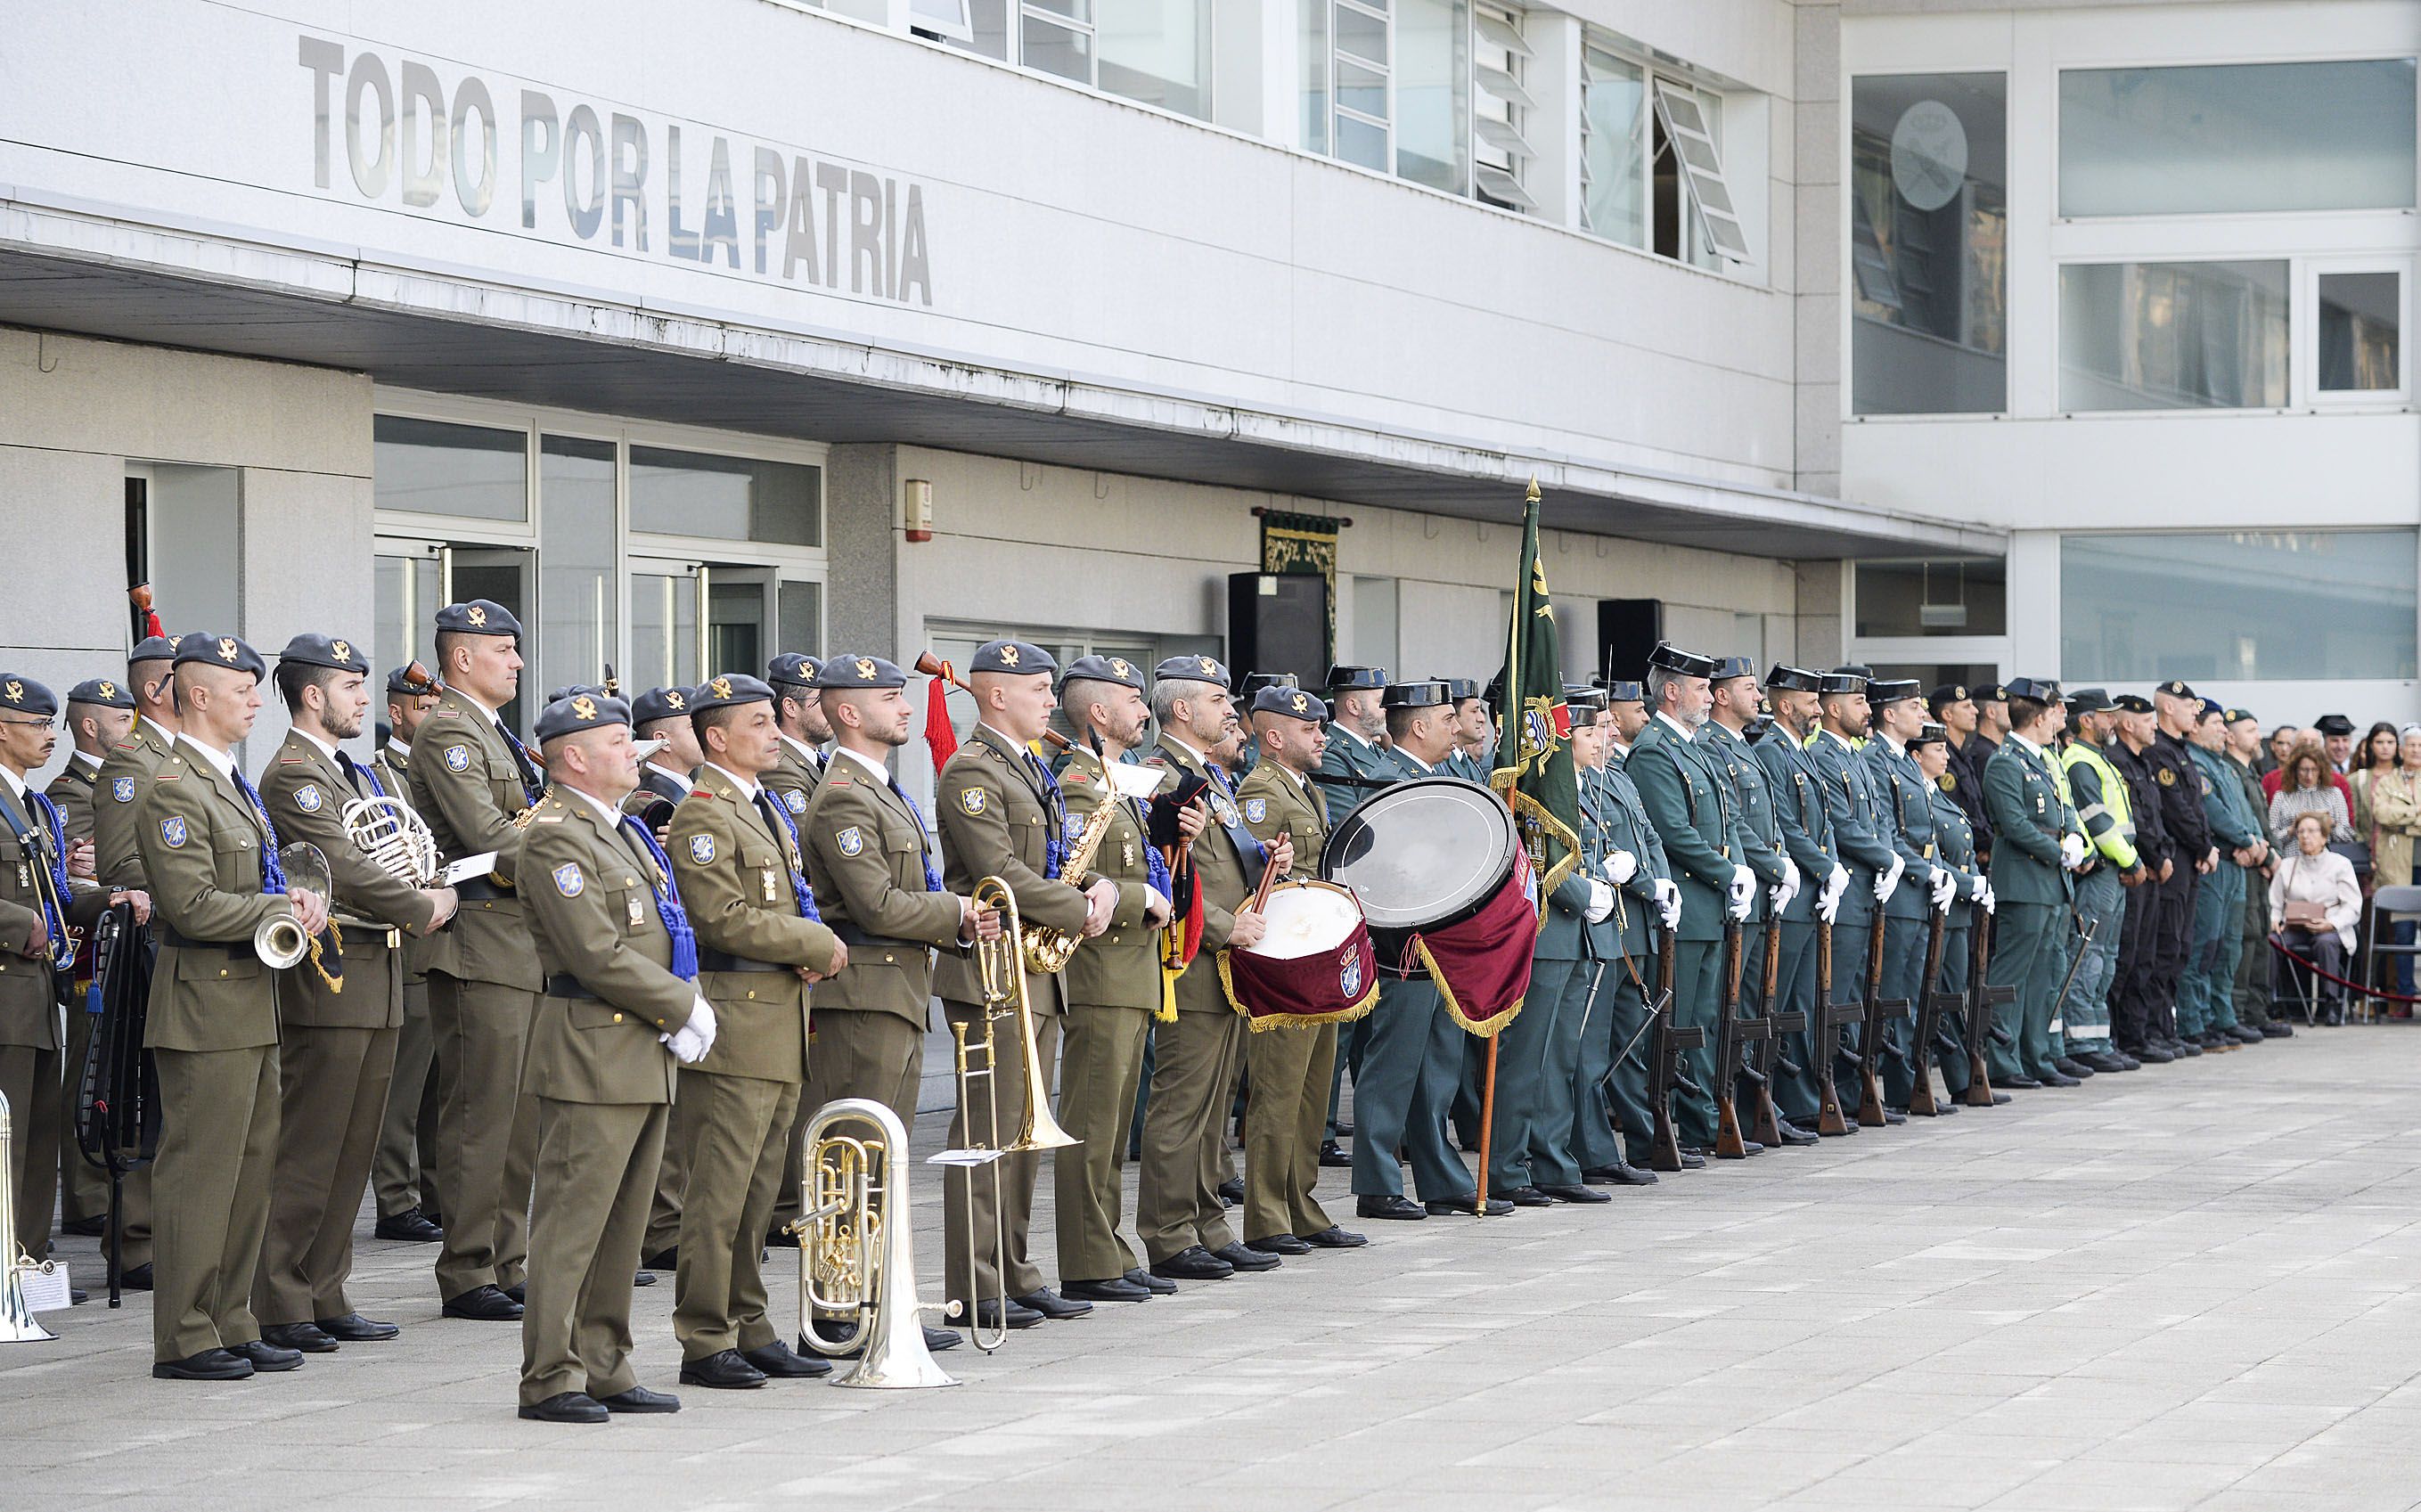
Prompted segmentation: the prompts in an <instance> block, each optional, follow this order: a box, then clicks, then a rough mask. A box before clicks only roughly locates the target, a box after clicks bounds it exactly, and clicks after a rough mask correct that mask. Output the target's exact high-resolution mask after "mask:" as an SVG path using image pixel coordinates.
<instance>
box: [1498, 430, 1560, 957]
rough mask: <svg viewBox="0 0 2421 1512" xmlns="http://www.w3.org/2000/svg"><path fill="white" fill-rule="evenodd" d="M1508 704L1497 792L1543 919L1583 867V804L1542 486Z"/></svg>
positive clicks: (1509, 642) (1520, 596) (1529, 509)
mask: <svg viewBox="0 0 2421 1512" xmlns="http://www.w3.org/2000/svg"><path fill="white" fill-rule="evenodd" d="M1499 687H1500V688H1502V690H1503V693H1502V694H1501V696H1502V698H1503V700H1504V701H1503V702H1502V703H1500V704H1499V705H1498V706H1497V709H1496V727H1497V729H1498V731H1499V732H1500V733H1499V734H1498V737H1497V746H1496V769H1495V772H1494V773H1493V774H1492V777H1491V779H1490V780H1491V783H1492V786H1493V787H1495V788H1496V790H1497V791H1498V792H1500V793H1503V794H1504V795H1506V802H1507V803H1509V804H1511V805H1512V809H1513V817H1514V820H1515V822H1516V823H1517V824H1518V825H1519V826H1520V828H1521V832H1522V844H1523V849H1524V850H1528V851H1529V853H1530V865H1531V866H1532V868H1533V869H1534V870H1535V871H1536V872H1537V873H1538V876H1539V897H1538V903H1539V916H1540V918H1541V919H1542V920H1543V919H1544V918H1545V915H1546V909H1547V895H1548V894H1549V893H1552V892H1554V890H1555V887H1556V884H1558V883H1559V882H1561V881H1563V880H1564V879H1565V878H1566V877H1567V876H1569V875H1570V873H1571V870H1572V868H1573V867H1575V866H1577V865H1580V860H1581V857H1580V848H1581V840H1580V829H1581V798H1580V786H1579V778H1578V776H1577V774H1576V773H1575V772H1574V771H1573V769H1572V745H1571V734H1572V723H1571V711H1570V709H1568V708H1566V707H1565V704H1564V662H1563V656H1562V652H1561V647H1559V646H1558V645H1557V642H1556V638H1555V605H1554V600H1553V599H1551V598H1550V597H1549V596H1548V593H1547V568H1546V564H1545V563H1544V562H1543V561H1542V560H1540V558H1539V484H1538V480H1537V479H1535V478H1534V479H1532V480H1531V483H1530V496H1529V500H1528V502H1527V503H1526V504H1524V505H1523V510H1522V586H1521V588H1520V590H1519V591H1517V592H1516V593H1515V594H1514V596H1513V623H1512V624H1511V625H1510V626H1508V627H1507V631H1506V650H1505V676H1504V678H1503V680H1502V682H1501V683H1500V684H1499Z"/></svg>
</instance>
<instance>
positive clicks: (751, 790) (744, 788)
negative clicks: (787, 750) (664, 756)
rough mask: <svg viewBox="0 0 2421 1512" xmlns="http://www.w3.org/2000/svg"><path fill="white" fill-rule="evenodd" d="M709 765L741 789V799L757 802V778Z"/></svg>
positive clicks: (661, 769)
mask: <svg viewBox="0 0 2421 1512" xmlns="http://www.w3.org/2000/svg"><path fill="white" fill-rule="evenodd" d="M648 765H649V766H651V767H655V768H656V770H657V771H658V772H662V771H664V768H662V767H656V764H655V763H654V762H652V761H650V762H648ZM707 765H708V766H710V767H712V768H713V769H714V770H715V771H717V772H721V773H723V775H724V776H725V777H726V778H727V779H729V781H730V783H731V786H732V787H737V788H739V789H740V796H741V797H742V798H744V799H746V800H748V802H750V803H755V802H757V779H756V778H754V777H743V776H742V775H740V773H738V772H734V771H732V770H731V769H730V768H729V767H726V766H722V765H720V764H718V763H716V762H712V761H710V762H708V763H707Z"/></svg>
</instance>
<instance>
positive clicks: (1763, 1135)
mask: <svg viewBox="0 0 2421 1512" xmlns="http://www.w3.org/2000/svg"><path fill="white" fill-rule="evenodd" d="M1781 978H1782V920H1781V918H1780V917H1779V915H1777V916H1775V917H1773V918H1771V919H1768V920H1767V921H1766V925H1765V973H1764V977H1763V980H1764V984H1765V995H1764V996H1763V997H1761V998H1759V999H1758V1000H1757V1001H1758V1002H1760V1003H1762V1004H1763V1005H1765V1017H1764V1018H1763V1019H1761V1020H1756V1021H1752V1023H1751V1028H1752V1030H1755V1029H1757V1028H1758V1027H1762V1029H1763V1031H1764V1032H1763V1034H1762V1035H1755V1034H1753V1035H1752V1037H1753V1038H1756V1039H1757V1040H1758V1041H1759V1043H1758V1044H1757V1048H1756V1050H1755V1051H1753V1052H1751V1053H1753V1054H1754V1055H1755V1056H1756V1058H1757V1115H1756V1117H1755V1118H1754V1119H1752V1120H1751V1121H1750V1125H1749V1133H1748V1137H1749V1138H1751V1139H1753V1140H1756V1141H1757V1143H1758V1144H1760V1145H1763V1146H1766V1147H1767V1148H1768V1149H1772V1148H1773V1146H1776V1145H1779V1144H1781V1143H1782V1115H1781V1113H1780V1112H1779V1111H1778V1110H1777V1109H1776V1108H1775V1107H1774V1105H1773V1064H1774V1062H1775V1060H1776V1059H1778V1058H1779V1057H1780V1055H1781V1053H1782V1037H1783V1036H1785V1035H1795V1034H1797V1033H1799V1032H1800V1031H1801V1030H1803V1029H1804V1028H1806V1027H1807V1015H1805V1014H1804V1013H1777V1012H1775V1011H1774V994H1775V992H1776V991H1778V990H1780V984H1781Z"/></svg>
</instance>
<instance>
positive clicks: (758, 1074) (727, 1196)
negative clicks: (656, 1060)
mask: <svg viewBox="0 0 2421 1512" xmlns="http://www.w3.org/2000/svg"><path fill="white" fill-rule="evenodd" d="M691 709H692V716H691V717H692V719H693V721H694V724H695V736H696V739H697V742H698V747H699V750H700V751H701V753H702V754H703V756H704V757H705V764H704V765H702V766H701V767H699V768H698V771H697V777H696V785H695V787H694V788H693V789H692V791H691V793H690V795H689V796H688V797H687V798H684V799H682V800H681V802H680V803H679V806H678V807H677V808H675V809H674V811H673V818H672V827H671V832H670V835H669V837H668V841H667V851H668V853H669V854H670V855H671V856H672V858H673V876H674V879H675V881H677V882H678V883H679V887H680V895H681V903H682V906H683V908H684V909H685V910H686V911H687V912H688V914H689V917H690V924H691V927H692V928H694V929H695V930H696V931H697V938H698V968H699V970H698V987H699V990H701V991H702V992H703V993H704V994H705V997H706V1000H707V1001H708V1002H709V1003H711V1004H712V1005H714V1021H715V1025H716V1033H715V1040H714V1048H713V1050H712V1051H711V1052H710V1053H709V1054H708V1055H707V1056H706V1058H705V1059H703V1060H701V1061H699V1062H698V1063H697V1064H696V1065H695V1066H685V1067H683V1068H681V1070H680V1073H679V1102H678V1104H677V1105H678V1106H679V1109H680V1116H679V1119H678V1120H677V1121H676V1126H675V1127H676V1132H677V1134H678V1137H679V1139H680V1140H681V1141H682V1143H683V1144H684V1145H685V1146H687V1148H686V1149H685V1150H684V1152H683V1157H682V1160H681V1161H680V1166H681V1169H682V1171H683V1173H684V1184H683V1186H682V1189H681V1204H680V1230H679V1233H680V1256H679V1260H680V1263H679V1276H678V1279H677V1281H676V1284H675V1286H676V1289H675V1291H674V1294H673V1297H674V1301H673V1333H674V1334H675V1336H676V1337H678V1338H679V1340H680V1345H681V1372H680V1379H681V1380H682V1382H683V1383H684V1384H688V1385H695V1386H712V1387H721V1388H731V1387H744V1386H761V1385H763V1384H764V1383H765V1380H766V1378H767V1377H768V1376H786V1377H800V1376H821V1375H825V1374H828V1373H829V1372H830V1371H831V1369H832V1367H831V1366H830V1365H828V1364H824V1362H822V1361H821V1360H808V1359H804V1358H802V1357H801V1356H799V1355H798V1354H796V1353H794V1352H792V1350H791V1348H790V1347H789V1345H788V1344H785V1343H783V1342H782V1339H781V1336H780V1335H779V1334H778V1333H776V1332H775V1331H774V1329H773V1324H771V1323H770V1322H768V1321H767V1320H766V1317H765V1310H766V1299H765V1280H764V1277H763V1276H762V1274H760V1273H759V1270H758V1255H759V1254H761V1253H762V1252H763V1245H764V1238H765V1225H766V1223H767V1220H768V1219H769V1218H770V1217H771V1215H772V1213H773V1194H774V1193H773V1186H774V1183H775V1182H777V1181H779V1180H780V1179H781V1177H782V1165H783V1160H784V1150H785V1147H786V1145H787V1143H788V1140H789V1131H790V1130H791V1128H792V1127H793V1126H795V1125H796V1124H797V1122H798V1115H799V1089H800V1086H801V1084H802V1083H804V1082H805V1080H806V1073H807V989H808V988H809V987H811V986H813V985H814V984H815V983H817V982H820V981H821V980H823V979H824V978H825V977H827V976H830V975H833V974H836V973H837V972H840V971H842V970H843V969H844V968H846V967H847V966H848V965H849V947H848V946H846V945H844V944H842V943H840V941H839V939H838V938H837V937H836V935H834V933H833V932H832V930H831V929H830V928H828V927H825V925H824V923H823V920H822V915H821V914H820V912H818V911H817V908H816V899H815V895H814V894H812V893H811V892H809V891H808V889H807V881H806V875H805V865H804V860H803V859H802V857H801V856H800V853H799V840H798V831H797V828H796V826H795V825H793V824H792V822H791V819H790V815H789V810H788V809H786V808H784V807H783V806H782V803H781V801H780V800H778V799H776V798H775V797H773V794H772V793H771V792H769V791H768V790H767V789H766V788H765V787H762V786H761V784H762V782H763V780H764V775H765V773H766V772H769V771H771V770H772V768H773V762H774V760H775V757H776V753H777V752H778V751H779V750H780V749H781V737H780V735H779V734H778V733H777V732H776V731H775V729H774V727H773V689H772V688H770V687H768V686H767V685H766V684H764V683H763V682H760V681H758V679H757V678H752V677H749V676H747V675H746V674H744V673H736V672H734V673H726V674H725V675H724V676H722V677H719V678H709V679H708V680H707V681H706V682H704V683H703V684H701V685H699V687H698V688H697V689H696V690H695V694H694V696H693V697H692V699H691Z"/></svg>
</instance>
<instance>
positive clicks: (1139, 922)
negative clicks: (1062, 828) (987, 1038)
mask: <svg viewBox="0 0 2421 1512" xmlns="http://www.w3.org/2000/svg"><path fill="white" fill-rule="evenodd" d="M1059 790H1060V792H1061V794H1062V795H1064V797H1065V799H1066V801H1067V804H1068V829H1067V835H1068V843H1069V844H1070V845H1073V844H1075V843H1076V832H1077V831H1078V830H1079V829H1081V828H1083V826H1084V824H1085V821H1086V819H1088V818H1091V817H1092V815H1093V811H1094V810H1095V809H1097V808H1099V807H1101V805H1102V804H1103V803H1110V804H1113V805H1115V807H1116V810H1117V812H1116V813H1115V814H1113V815H1112V816H1111V818H1110V827H1109V830H1108V832H1107V833H1106V834H1103V835H1102V836H1101V848H1100V849H1099V850H1095V851H1094V852H1093V870H1094V871H1095V872H1097V873H1099V874H1100V875H1101V876H1103V877H1107V878H1109V879H1110V880H1111V881H1114V882H1117V884H1118V906H1117V909H1115V910H1113V911H1112V912H1111V914H1110V927H1109V928H1107V929H1106V930H1104V931H1102V932H1101V934H1099V935H1096V936H1095V937H1094V938H1092V939H1090V940H1086V941H1085V942H1083V943H1080V944H1078V945H1077V946H1076V954H1075V955H1073V956H1071V957H1070V958H1069V960H1068V971H1067V974H1066V975H1065V977H1064V978H1063V979H1062V980H1063V984H1064V985H1065V987H1066V988H1067V991H1068V1001H1069V1002H1070V1003H1082V1004H1084V1005H1086V1006H1088V1007H1097V1008H1135V1009H1138V1010H1140V1011H1142V1012H1146V1013H1149V1012H1152V1011H1153V1010H1155V1009H1157V1008H1158V1007H1159V1006H1160V932H1159V931H1158V930H1156V929H1151V928H1147V927H1145V925H1144V907H1145V905H1146V904H1147V903H1148V901H1149V897H1148V894H1149V892H1150V888H1151V859H1150V854H1151V848H1150V846H1149V845H1148V843H1147V842H1146V841H1145V839H1144V831H1143V826H1142V823H1141V821H1140V820H1139V819H1138V818H1136V816H1135V808H1134V804H1133V803H1130V802H1129V801H1127V800H1126V799H1123V798H1120V797H1118V796H1117V794H1116V793H1114V792H1112V791H1111V790H1110V788H1109V787H1108V785H1107V784H1106V782H1105V781H1104V780H1103V778H1102V776H1101V757H1100V756H1096V755H1094V754H1093V753H1092V752H1091V751H1088V750H1086V749H1085V748H1084V747H1082V746H1079V747H1077V748H1076V749H1075V750H1073V751H1071V752H1070V753H1069V754H1068V765H1067V766H1066V768H1064V769H1063V770H1062V771H1061V772H1060V773H1059Z"/></svg>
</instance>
